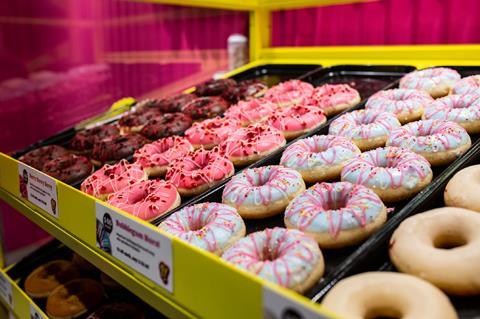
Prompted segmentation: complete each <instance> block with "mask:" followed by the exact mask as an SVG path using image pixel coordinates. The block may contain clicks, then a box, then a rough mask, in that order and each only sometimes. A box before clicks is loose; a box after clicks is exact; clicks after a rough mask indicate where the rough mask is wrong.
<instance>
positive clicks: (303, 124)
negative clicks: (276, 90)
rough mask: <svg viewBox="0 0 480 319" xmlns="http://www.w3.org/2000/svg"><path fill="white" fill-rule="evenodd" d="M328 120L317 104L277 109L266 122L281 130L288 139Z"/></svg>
mask: <svg viewBox="0 0 480 319" xmlns="http://www.w3.org/2000/svg"><path fill="white" fill-rule="evenodd" d="M326 121H327V118H326V117H325V114H324V113H323V111H322V110H321V109H319V108H318V107H316V106H306V105H295V106H290V107H287V108H284V109H280V110H277V111H276V112H274V113H273V114H272V115H270V116H269V117H268V118H267V120H266V123H267V124H269V125H271V126H272V127H274V128H276V129H277V130H279V131H281V132H282V134H283V136H285V138H286V139H287V140H292V139H294V138H297V137H299V136H301V135H303V134H305V133H307V132H310V131H312V130H314V129H316V128H317V127H319V126H320V125H322V124H323V123H325V122H326Z"/></svg>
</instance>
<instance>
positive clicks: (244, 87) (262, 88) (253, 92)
mask: <svg viewBox="0 0 480 319" xmlns="http://www.w3.org/2000/svg"><path fill="white" fill-rule="evenodd" d="M267 90H268V86H267V85H266V84H264V83H263V82H261V81H260V80H256V79H254V80H246V81H242V82H240V83H238V84H237V86H235V87H231V88H230V89H228V90H227V91H226V92H224V93H223V94H222V97H223V98H224V99H226V100H227V101H231V102H233V103H237V102H238V101H241V100H251V99H254V98H257V97H260V96H262V95H263V94H265V92H266V91H267Z"/></svg>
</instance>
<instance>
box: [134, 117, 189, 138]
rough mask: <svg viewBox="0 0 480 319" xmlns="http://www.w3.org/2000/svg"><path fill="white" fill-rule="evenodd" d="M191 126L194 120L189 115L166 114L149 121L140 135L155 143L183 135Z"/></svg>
mask: <svg viewBox="0 0 480 319" xmlns="http://www.w3.org/2000/svg"><path fill="white" fill-rule="evenodd" d="M191 125H192V119H191V118H190V117H189V116H188V115H185V114H182V113H165V114H162V115H160V116H157V117H156V118H154V119H152V120H150V121H148V122H147V123H146V124H145V125H144V126H143V128H142V130H141V131H140V133H141V134H142V135H143V136H145V137H147V138H149V139H151V140H153V141H154V140H158V139H160V138H163V137H168V136H172V135H183V133H184V132H185V130H187V129H188V128H189V127H190V126H191Z"/></svg>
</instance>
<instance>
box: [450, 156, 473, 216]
mask: <svg viewBox="0 0 480 319" xmlns="http://www.w3.org/2000/svg"><path fill="white" fill-rule="evenodd" d="M479 190H480V165H473V166H469V167H466V168H464V169H462V170H460V171H459V172H457V173H456V174H455V175H454V176H453V177H452V179H450V181H449V182H448V184H447V187H446V188H445V193H444V200H445V205H447V206H453V207H461V208H466V209H470V210H474V211H477V212H480V198H479V196H478V194H479Z"/></svg>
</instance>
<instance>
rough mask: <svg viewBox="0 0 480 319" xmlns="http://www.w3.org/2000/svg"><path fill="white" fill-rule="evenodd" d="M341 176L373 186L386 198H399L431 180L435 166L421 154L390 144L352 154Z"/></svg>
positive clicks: (384, 199) (410, 193)
mask: <svg viewBox="0 0 480 319" xmlns="http://www.w3.org/2000/svg"><path fill="white" fill-rule="evenodd" d="M341 177H342V181H347V182H350V183H354V184H360V185H363V186H366V187H368V188H371V189H373V191H374V192H375V193H377V194H378V196H380V198H381V199H382V200H383V201H384V202H397V201H400V200H402V199H406V198H410V197H412V196H413V195H415V194H416V193H418V192H419V191H421V190H422V189H423V188H425V186H427V185H428V184H429V183H430V182H431V181H432V169H431V168H430V163H428V161H427V160H426V159H425V158H423V157H422V156H421V155H418V154H416V153H413V152H411V151H409V150H406V149H402V148H398V147H393V146H390V147H384V148H377V149H375V150H372V151H368V152H365V153H362V154H360V155H358V156H357V157H355V158H353V159H352V160H350V162H349V163H348V164H347V165H345V167H344V168H343V169H342V174H341Z"/></svg>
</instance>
